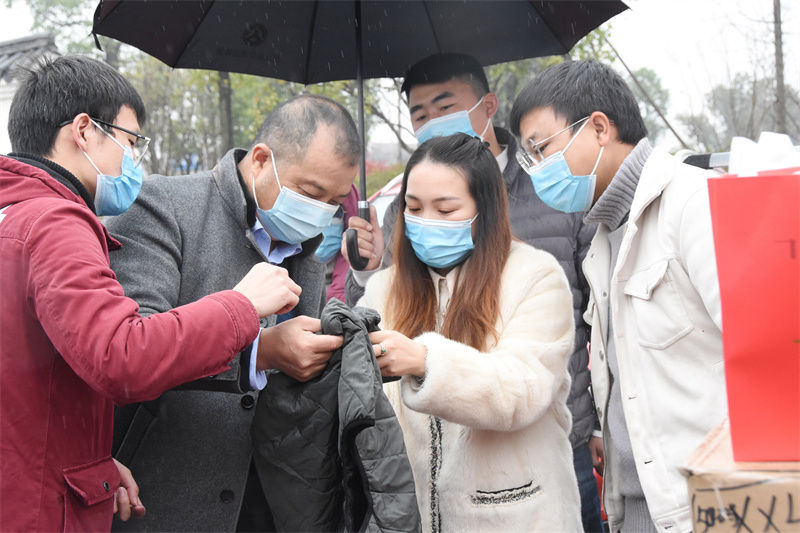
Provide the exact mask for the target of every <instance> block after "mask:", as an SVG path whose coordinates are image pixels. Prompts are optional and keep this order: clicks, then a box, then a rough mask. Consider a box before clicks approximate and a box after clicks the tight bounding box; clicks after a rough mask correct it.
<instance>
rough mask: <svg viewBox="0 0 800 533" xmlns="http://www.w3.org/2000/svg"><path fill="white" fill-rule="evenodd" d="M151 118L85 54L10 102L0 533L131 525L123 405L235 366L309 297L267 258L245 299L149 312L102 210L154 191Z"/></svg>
mask: <svg viewBox="0 0 800 533" xmlns="http://www.w3.org/2000/svg"><path fill="white" fill-rule="evenodd" d="M144 118H145V110H144V105H143V103H142V100H141V98H140V97H139V95H138V94H137V92H136V90H135V89H134V88H133V87H132V86H131V85H130V83H129V82H128V81H127V80H125V79H124V78H123V77H122V76H121V75H120V74H119V73H118V72H116V71H115V70H114V69H112V68H111V67H109V66H108V65H106V64H104V63H101V62H98V61H95V60H92V59H89V58H85V57H77V56H64V57H60V58H58V59H55V60H52V61H49V60H48V61H43V62H42V63H41V64H40V65H38V66H37V68H35V69H33V70H31V71H30V72H28V73H27V74H26V76H25V79H24V80H23V81H22V84H21V85H20V88H19V89H18V91H17V93H16V95H15V96H14V100H13V102H12V104H11V110H10V116H9V127H8V129H9V136H10V138H11V144H12V147H13V149H14V152H12V153H11V154H9V156H8V157H0V272H2V275H0V294H2V302H3V305H2V307H0V531H56V530H58V531H62V530H63V531H102V530H109V529H110V526H111V518H112V513H113V512H114V511H115V510H116V508H117V507H118V508H119V514H120V517H121V518H124V519H127V517H129V516H130V515H131V514H134V515H137V514H143V513H144V506H143V505H142V503H141V501H140V500H139V498H138V488H137V487H136V483H135V482H134V480H133V478H132V477H131V475H130V472H129V471H128V469H127V468H125V467H124V466H122V465H119V464H118V463H115V462H114V461H113V460H112V458H111V455H110V453H111V441H112V429H113V421H112V418H113V402H117V403H127V402H133V401H137V402H138V401H144V400H150V399H153V398H155V397H157V396H159V395H160V394H161V393H162V392H163V391H165V390H167V389H170V388H171V387H174V386H176V385H179V384H181V383H184V382H187V381H191V380H194V379H199V378H203V377H207V376H210V375H214V374H218V373H220V372H223V371H225V370H227V368H228V367H227V363H228V362H229V361H230V360H231V359H232V358H233V357H234V356H235V355H236V354H237V353H238V352H239V351H241V350H242V349H244V348H245V347H247V346H248V345H250V344H251V343H252V342H253V340H254V339H255V338H256V336H257V335H258V332H259V320H258V319H259V317H263V316H267V315H271V314H274V313H283V312H286V311H288V310H289V309H291V308H292V307H294V306H295V305H296V304H297V302H298V296H299V294H300V287H298V286H297V285H296V284H295V283H294V282H292V281H291V280H290V279H289V277H288V275H287V272H286V271H285V270H284V269H281V268H279V267H275V266H271V265H269V264H267V263H261V264H258V265H256V266H254V267H253V269H252V270H251V271H250V272H249V273H248V274H247V276H245V277H244V278H243V279H242V280H241V282H240V283H239V284H237V285H236V287H234V288H233V290H230V291H223V292H218V293H215V294H211V295H209V296H207V297H205V298H202V299H200V300H198V301H197V302H195V303H192V304H189V305H185V306H182V307H178V308H175V309H173V310H171V311H169V312H166V313H161V314H155V315H151V316H149V317H147V318H142V317H141V316H140V315H139V314H138V305H137V304H136V302H134V301H133V300H131V299H129V298H126V297H125V295H124V294H123V290H122V287H121V286H120V285H119V283H117V280H116V277H115V276H114V273H113V272H112V270H111V268H110V267H109V259H108V252H109V249H115V248H117V247H119V246H120V244H119V243H118V242H117V241H115V240H114V239H112V238H111V237H110V236H109V234H108V233H107V232H106V230H105V228H104V227H103V225H102V224H101V223H100V221H99V220H98V218H97V217H98V216H102V215H115V214H119V213H121V212H123V211H125V210H126V209H127V208H128V206H130V204H131V203H132V202H133V200H134V199H135V198H136V195H137V194H138V192H139V189H140V188H141V180H142V172H141V167H140V166H139V165H140V163H141V158H142V156H143V155H144V151H145V150H146V148H147V143H148V142H149V139H147V138H146V137H143V136H142V135H141V134H140V133H139V124H140V123H141V122H143V121H144ZM198 207H200V206H198ZM210 339H213V342H209V340H210Z"/></svg>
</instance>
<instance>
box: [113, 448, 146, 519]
mask: <svg viewBox="0 0 800 533" xmlns="http://www.w3.org/2000/svg"><path fill="white" fill-rule="evenodd" d="M114 464H115V465H117V470H119V477H120V481H119V485H120V486H119V487H118V488H117V491H116V492H115V493H114V514H118V515H119V519H120V520H122V521H123V522H127V521H128V519H129V518H130V517H131V514H132V515H133V516H135V517H136V518H141V517H143V516H144V513H145V508H144V505H142V500H140V499H139V485H137V484H136V480H134V479H133V474H131V471H130V470H129V469H128V467H127V466H125V465H123V464H122V463H120V462H119V461H117V460H116V459H114Z"/></svg>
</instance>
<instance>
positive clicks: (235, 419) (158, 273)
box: [107, 150, 325, 531]
mask: <svg viewBox="0 0 800 533" xmlns="http://www.w3.org/2000/svg"><path fill="white" fill-rule="evenodd" d="M245 153H246V152H245V151H244V150H231V151H230V152H228V153H227V154H225V156H224V157H223V158H222V159H221V160H220V161H219V164H218V165H217V166H216V167H215V168H214V169H213V170H211V171H207V172H201V173H198V174H194V175H189V176H174V177H167V176H150V177H148V178H146V179H145V181H144V186H143V187H142V191H141V193H140V194H139V197H138V199H137V201H136V203H135V204H134V205H133V206H132V207H131V208H130V209H129V210H128V211H126V212H125V213H123V214H122V215H119V216H118V217H115V218H113V219H111V220H109V221H108V222H107V225H108V228H109V230H110V231H111V233H112V235H114V237H116V238H117V239H119V241H120V242H121V243H122V247H121V248H120V249H119V250H117V251H116V252H114V253H113V254H112V255H111V266H112V268H113V269H114V271H115V272H116V274H117V277H118V279H119V281H120V283H121V284H122V286H123V288H124V289H125V294H126V295H127V296H129V297H131V298H133V299H134V300H136V301H137V302H138V303H139V311H140V313H141V314H143V315H148V314H151V313H158V312H163V311H168V310H170V309H172V308H174V307H177V306H180V305H183V304H186V303H189V302H193V301H195V300H197V299H198V298H201V297H202V296H205V295H207V294H210V293H213V292H216V291H220V290H225V289H231V288H233V287H234V285H236V283H238V282H239V280H241V278H242V277H244V275H245V274H246V273H247V272H248V271H249V270H250V268H251V267H252V266H253V265H254V264H256V263H258V262H261V261H265V260H266V259H265V258H264V257H263V255H262V254H261V252H260V250H259V249H258V246H257V245H256V244H255V241H254V238H253V234H252V231H251V230H250V227H251V226H252V223H253V221H254V218H253V217H254V216H255V210H254V209H255V208H254V206H253V202H252V200H250V199H249V197H247V196H245V194H244V192H243V189H242V186H241V184H240V178H239V175H238V171H237V163H238V161H239V160H241V158H242V157H243V156H244V155H245ZM319 240H320V238H315V239H312V240H310V241H308V242H306V243H303V251H302V252H301V253H300V254H299V255H297V256H294V257H292V258H289V259H287V260H286V261H285V262H284V264H283V265H282V266H284V267H286V268H287V269H288V270H289V275H290V276H291V278H292V279H293V280H294V281H295V282H296V283H298V284H299V285H300V286H301V287H302V289H303V292H302V294H301V296H300V303H299V304H298V305H297V307H296V308H295V311H296V313H297V314H298V315H308V316H312V317H319V314H320V312H321V310H322V305H323V301H324V296H325V291H324V274H325V272H324V265H322V264H321V263H320V262H319V261H318V260H317V258H316V256H315V255H314V253H313V252H314V250H315V249H316V246H317V245H318V244H319ZM275 322H276V317H275V316H271V317H269V318H267V319H263V320H262V326H269V325H274V324H275ZM208 342H214V339H213V338H210V339H208ZM249 353H250V352H249V349H246V350H245V351H243V352H242V353H241V354H240V355H239V356H237V357H236V358H235V359H234V360H233V361H232V362H231V365H230V367H231V368H230V370H228V371H226V372H224V373H222V374H219V375H217V376H213V377H212V378H206V379H203V380H199V381H195V382H192V383H190V384H186V385H184V386H182V387H180V388H179V389H177V390H172V391H168V392H166V393H164V394H163V395H162V396H161V397H160V398H159V399H158V400H155V401H154V402H149V403H148V404H141V405H138V406H133V407H131V406H125V407H124V408H122V409H120V410H118V416H117V422H116V423H115V444H116V447H117V448H118V451H117V453H116V457H117V458H118V459H119V460H121V461H122V462H123V463H125V464H126V465H127V466H128V467H129V468H130V469H131V471H132V472H133V474H134V476H135V478H136V481H137V482H138V484H139V488H140V491H141V497H142V501H143V502H144V503H145V505H146V507H147V515H146V516H145V517H144V518H142V519H140V520H130V521H128V522H127V523H123V522H120V521H118V520H115V522H114V529H115V530H118V531H234V530H235V528H236V523H237V520H238V516H239V509H240V507H241V503H242V496H243V493H244V489H245V482H246V480H247V475H248V470H249V466H250V461H251V458H252V453H253V446H252V440H251V436H250V426H251V424H252V421H253V419H254V416H255V417H256V418H257V417H258V416H259V415H260V412H261V409H262V407H261V402H260V400H259V399H258V393H257V392H252V391H248V389H249V380H248V366H247V365H248V362H249ZM267 482H268V481H267Z"/></svg>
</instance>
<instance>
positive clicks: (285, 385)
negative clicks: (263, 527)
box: [253, 298, 420, 533]
mask: <svg viewBox="0 0 800 533" xmlns="http://www.w3.org/2000/svg"><path fill="white" fill-rule="evenodd" d="M378 322H380V316H379V315H378V313H377V312H375V311H373V310H372V309H365V308H361V307H356V308H354V309H350V308H348V307H347V306H346V305H345V304H343V303H342V302H340V301H339V300H336V299H335V298H334V299H332V300H330V301H329V302H328V305H327V306H326V307H325V309H324V310H323V311H322V331H323V333H326V334H328V335H341V336H343V337H344V343H343V345H342V347H341V348H339V349H338V350H336V351H335V352H334V353H333V356H332V357H331V359H330V362H329V363H328V366H327V367H326V368H325V370H324V371H323V372H322V374H321V375H320V376H318V377H317V378H314V379H313V380H311V381H308V382H307V383H300V382H297V381H295V380H293V379H292V378H290V377H288V376H285V375H282V374H277V375H275V376H273V378H272V379H271V380H270V382H269V384H268V385H267V394H264V396H263V398H264V404H265V406H267V407H268V408H267V409H265V410H264V416H260V417H259V419H258V420H257V421H256V423H254V424H253V439H254V441H255V443H256V448H257V450H258V453H257V454H256V467H257V468H258V471H259V473H260V474H261V478H262V479H268V480H269V483H268V484H267V485H265V486H264V491H265V493H266V495H267V500H268V501H269V503H270V507H271V508H272V516H273V519H274V520H275V526H276V528H277V530H278V531H305V532H312V531H348V532H350V531H352V532H356V531H358V532H361V531H369V532H373V533H376V532H379V531H385V532H401V531H403V532H412V531H420V516H419V510H418V507H417V497H416V492H415V490H414V476H413V474H412V472H411V464H410V463H409V460H408V456H407V455H406V448H405V443H404V441H403V431H402V429H401V427H400V423H399V422H398V420H397V418H396V416H395V413H394V410H393V409H392V406H391V404H390V403H389V399H388V398H387V397H386V395H385V394H384V392H383V386H382V380H381V373H380V370H379V369H378V363H377V361H376V360H375V356H374V355H373V353H372V343H371V342H370V340H369V337H368V332H370V331H375V330H376V329H377V325H378Z"/></svg>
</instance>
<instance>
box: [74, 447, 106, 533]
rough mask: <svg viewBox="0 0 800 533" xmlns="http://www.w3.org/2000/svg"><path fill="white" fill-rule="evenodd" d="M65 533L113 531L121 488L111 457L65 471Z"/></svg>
mask: <svg viewBox="0 0 800 533" xmlns="http://www.w3.org/2000/svg"><path fill="white" fill-rule="evenodd" d="M62 472H63V475H64V482H65V484H66V491H65V494H64V531H102V530H105V531H107V530H108V529H110V528H111V517H112V514H113V510H114V494H115V492H116V490H117V487H119V484H120V477H119V470H117V465H115V464H114V461H113V460H112V459H111V457H105V458H103V459H97V460H95V461H92V462H90V463H85V464H82V465H78V466H72V467H69V468H65V469H64V470H63V471H62Z"/></svg>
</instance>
